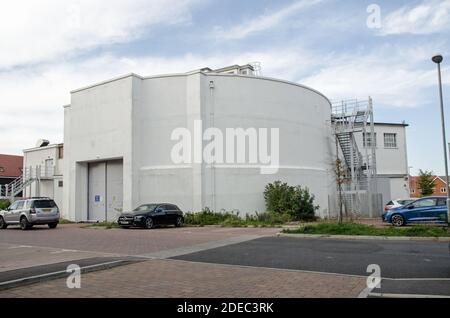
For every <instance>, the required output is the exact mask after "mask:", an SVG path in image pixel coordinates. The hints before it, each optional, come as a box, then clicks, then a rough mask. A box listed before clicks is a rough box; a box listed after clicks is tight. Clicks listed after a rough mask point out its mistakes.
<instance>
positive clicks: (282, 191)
mask: <svg viewBox="0 0 450 318" xmlns="http://www.w3.org/2000/svg"><path fill="white" fill-rule="evenodd" d="M264 200H265V201H266V208H267V210H268V211H271V212H274V213H276V214H282V215H286V214H287V215H289V216H290V217H291V219H292V220H294V221H313V220H315V219H316V216H315V212H316V210H317V209H319V206H316V205H314V195H312V194H311V193H310V192H309V189H308V188H302V187H301V186H296V187H294V186H290V185H288V184H287V183H282V182H281V181H275V182H274V183H269V184H268V185H266V188H265V190H264Z"/></svg>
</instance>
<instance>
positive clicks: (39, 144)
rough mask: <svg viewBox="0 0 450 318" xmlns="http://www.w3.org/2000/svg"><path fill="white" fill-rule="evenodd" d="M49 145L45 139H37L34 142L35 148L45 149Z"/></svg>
mask: <svg viewBox="0 0 450 318" xmlns="http://www.w3.org/2000/svg"><path fill="white" fill-rule="evenodd" d="M49 144H50V141H48V140H47V139H39V140H38V141H37V142H36V147H45V146H48V145H49Z"/></svg>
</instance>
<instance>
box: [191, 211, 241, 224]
mask: <svg viewBox="0 0 450 318" xmlns="http://www.w3.org/2000/svg"><path fill="white" fill-rule="evenodd" d="M239 219H240V218H239V213H232V212H213V211H211V210H210V209H209V208H205V209H203V210H202V211H201V212H198V213H185V215H184V223H185V224H187V225H200V226H204V225H219V224H222V223H223V222H225V221H228V222H229V221H230V220H235V221H238V220H239Z"/></svg>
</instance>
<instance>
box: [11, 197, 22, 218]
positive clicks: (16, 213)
mask: <svg viewBox="0 0 450 318" xmlns="http://www.w3.org/2000/svg"><path fill="white" fill-rule="evenodd" d="M24 209H25V201H23V200H21V201H17V206H16V208H15V209H14V211H13V213H12V215H11V218H12V219H11V222H15V223H16V222H17V223H19V221H20V214H21V213H22V212H23V211H24Z"/></svg>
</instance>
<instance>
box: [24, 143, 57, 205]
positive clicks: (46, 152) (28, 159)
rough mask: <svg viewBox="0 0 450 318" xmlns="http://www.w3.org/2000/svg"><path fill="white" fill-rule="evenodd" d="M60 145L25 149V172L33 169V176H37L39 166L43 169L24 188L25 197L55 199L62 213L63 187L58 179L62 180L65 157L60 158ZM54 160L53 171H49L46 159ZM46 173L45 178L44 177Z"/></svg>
mask: <svg viewBox="0 0 450 318" xmlns="http://www.w3.org/2000/svg"><path fill="white" fill-rule="evenodd" d="M59 147H61V145H59V144H56V145H49V146H47V147H39V148H31V149H25V150H24V172H26V171H30V169H31V170H32V171H31V174H32V175H33V177H36V170H37V168H39V169H41V174H42V176H40V178H38V179H37V180H36V181H34V182H33V183H31V184H30V185H29V186H27V187H25V189H24V197H35V196H44V197H50V198H52V199H54V201H55V202H56V204H57V205H58V207H59V208H60V209H61V213H64V209H63V200H62V197H63V187H60V186H59V183H58V181H60V180H62V174H63V171H62V166H63V162H64V159H62V158H59V151H58V149H59ZM49 159H51V160H53V169H52V171H47V173H45V168H46V160H49ZM44 175H45V178H44V177H43V176H44ZM26 177H27V176H26V175H25V178H26Z"/></svg>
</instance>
